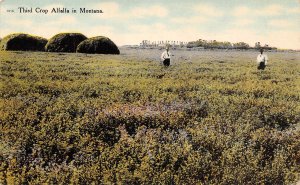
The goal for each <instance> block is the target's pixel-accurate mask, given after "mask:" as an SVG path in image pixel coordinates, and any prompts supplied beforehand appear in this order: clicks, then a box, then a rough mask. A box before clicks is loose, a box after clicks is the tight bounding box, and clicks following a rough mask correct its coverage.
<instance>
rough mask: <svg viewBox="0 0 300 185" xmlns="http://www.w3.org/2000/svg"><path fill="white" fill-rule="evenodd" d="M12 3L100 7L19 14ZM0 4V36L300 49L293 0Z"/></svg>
mask: <svg viewBox="0 0 300 185" xmlns="http://www.w3.org/2000/svg"><path fill="white" fill-rule="evenodd" d="M18 7H27V8H30V7H32V8H33V11H34V10H35V8H37V7H39V8H42V9H47V10H49V11H51V10H52V8H57V7H60V8H67V9H69V10H70V11H71V10H72V8H73V9H76V10H78V9H79V8H87V9H101V10H102V11H103V12H104V13H103V14H79V13H77V14H72V13H70V14H53V13H50V12H48V14H42V13H40V14H39V13H32V14H25V13H19V10H18ZM0 9H1V13H0V37H2V38H3V37H4V36H6V35H7V34H10V33H15V32H23V33H29V34H33V35H38V36H42V37H45V38H48V39H49V38H51V37H52V36H53V35H55V34H57V33H60V32H81V33H83V34H84V35H86V36H88V37H92V36H101V35H102V36H107V37H109V38H110V39H111V40H113V41H114V42H115V43H116V44H117V45H119V46H120V45H125V44H139V43H140V42H141V41H142V40H151V41H158V40H175V41H194V40H198V39H205V40H218V41H230V42H238V41H244V42H246V43H248V44H250V45H251V46H253V45H254V44H255V42H257V41H260V42H261V43H262V44H269V45H270V46H276V47H278V48H284V49H300V1H299V0H210V1H204V0H185V1H183V0H110V1H108V0H86V1H82V0H81V1H79V0H43V1H41V0H21V1H20V0H0ZM7 10H14V11H15V12H14V13H10V12H7Z"/></svg>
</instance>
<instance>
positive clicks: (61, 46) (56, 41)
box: [46, 33, 87, 52]
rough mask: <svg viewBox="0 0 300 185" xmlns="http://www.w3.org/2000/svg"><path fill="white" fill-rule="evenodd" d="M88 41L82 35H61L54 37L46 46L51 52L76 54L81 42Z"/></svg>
mask: <svg viewBox="0 0 300 185" xmlns="http://www.w3.org/2000/svg"><path fill="white" fill-rule="evenodd" d="M85 39H87V37H86V36H84V35H83V34H81V33H59V34H57V35H55V36H53V37H52V38H51V39H50V40H49V41H48V43H47V45H46V51H49V52H76V48H77V46H78V44H79V43H80V42H82V41H83V40H85Z"/></svg>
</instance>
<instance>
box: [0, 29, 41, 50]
mask: <svg viewBox="0 0 300 185" xmlns="http://www.w3.org/2000/svg"><path fill="white" fill-rule="evenodd" d="M46 43H47V39H45V38H42V37H38V36H32V35H28V34H25V33H14V34H10V35H7V36H6V37H4V38H3V39H2V40H1V42H0V50H8V51H44V50H45V45H46Z"/></svg>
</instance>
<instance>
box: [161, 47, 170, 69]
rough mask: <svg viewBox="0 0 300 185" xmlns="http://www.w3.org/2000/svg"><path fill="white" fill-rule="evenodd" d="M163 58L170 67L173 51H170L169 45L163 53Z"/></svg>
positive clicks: (165, 64) (164, 62)
mask: <svg viewBox="0 0 300 185" xmlns="http://www.w3.org/2000/svg"><path fill="white" fill-rule="evenodd" d="M160 58H161V60H162V62H163V64H164V66H166V67H168V66H169V65H170V63H171V53H170V52H169V47H168V46H167V47H166V50H165V51H164V52H163V53H162V54H161V57H160Z"/></svg>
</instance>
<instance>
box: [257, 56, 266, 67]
mask: <svg viewBox="0 0 300 185" xmlns="http://www.w3.org/2000/svg"><path fill="white" fill-rule="evenodd" d="M268 60H269V59H268V56H267V55H265V54H259V55H258V56H257V59H256V61H257V64H259V63H261V62H264V63H265V65H267V63H268Z"/></svg>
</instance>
